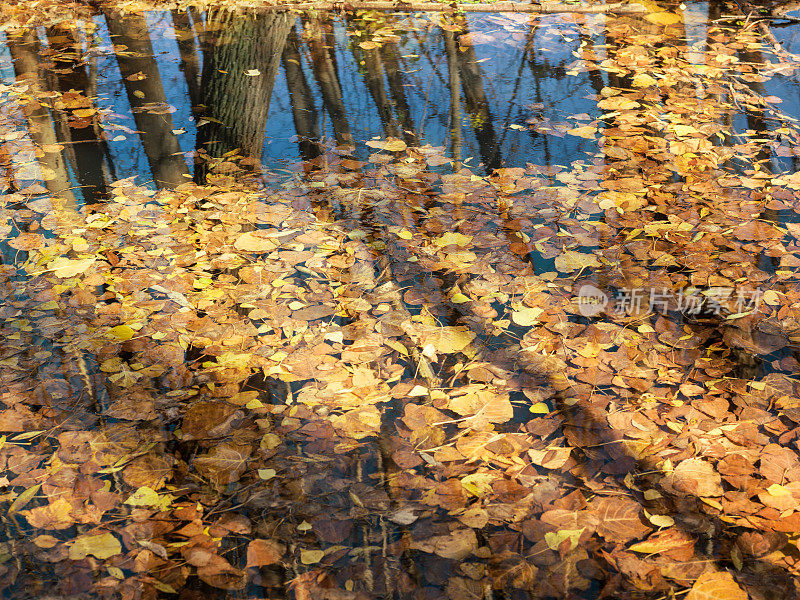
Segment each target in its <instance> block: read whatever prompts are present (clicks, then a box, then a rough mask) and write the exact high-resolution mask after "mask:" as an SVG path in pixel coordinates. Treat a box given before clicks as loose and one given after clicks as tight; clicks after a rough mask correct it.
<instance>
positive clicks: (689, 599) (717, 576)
mask: <svg viewBox="0 0 800 600" xmlns="http://www.w3.org/2000/svg"><path fill="white" fill-rule="evenodd" d="M748 597H749V596H748V595H747V593H746V592H745V591H744V590H742V588H740V587H739V585H738V584H737V583H736V580H735V579H734V578H733V575H731V574H730V573H725V572H717V573H703V574H702V575H700V577H698V578H697V581H695V582H694V585H693V586H692V589H691V590H689V593H688V594H687V595H686V600H747V598H748Z"/></svg>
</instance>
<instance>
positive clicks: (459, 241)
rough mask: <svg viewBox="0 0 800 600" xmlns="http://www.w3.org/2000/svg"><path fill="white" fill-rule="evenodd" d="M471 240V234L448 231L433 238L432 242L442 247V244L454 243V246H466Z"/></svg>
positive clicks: (449, 244)
mask: <svg viewBox="0 0 800 600" xmlns="http://www.w3.org/2000/svg"><path fill="white" fill-rule="evenodd" d="M471 241H472V236H471V235H464V234H463V233H456V232H453V231H448V232H447V233H445V234H443V235H441V236H439V237H438V238H436V239H435V240H434V243H435V244H436V245H437V246H439V247H440V248H443V247H444V246H451V245H453V244H455V245H456V246H466V245H467V244H469V243H470V242H471Z"/></svg>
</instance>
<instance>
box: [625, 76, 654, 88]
mask: <svg viewBox="0 0 800 600" xmlns="http://www.w3.org/2000/svg"><path fill="white" fill-rule="evenodd" d="M631 83H632V84H633V87H637V88H646V87H650V86H651V85H656V84H657V83H658V81H657V80H656V79H655V78H653V77H650V75H648V74H647V73H637V74H636V75H634V76H633V80H632V81H631Z"/></svg>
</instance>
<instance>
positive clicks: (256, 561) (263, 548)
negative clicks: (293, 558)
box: [247, 539, 286, 567]
mask: <svg viewBox="0 0 800 600" xmlns="http://www.w3.org/2000/svg"><path fill="white" fill-rule="evenodd" d="M285 552H286V547H285V546H284V545H283V544H281V543H279V542H276V541H274V540H262V539H256V540H253V541H251V542H250V543H249V544H248V545H247V566H248V567H263V566H265V565H273V564H275V563H277V562H279V561H280V560H281V557H282V556H283V555H284V553H285Z"/></svg>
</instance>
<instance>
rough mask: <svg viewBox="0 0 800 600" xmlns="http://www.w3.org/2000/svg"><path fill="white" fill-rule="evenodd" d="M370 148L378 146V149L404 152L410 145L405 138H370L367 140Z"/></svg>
mask: <svg viewBox="0 0 800 600" xmlns="http://www.w3.org/2000/svg"><path fill="white" fill-rule="evenodd" d="M366 144H367V146H369V147H370V148H377V149H378V150H386V151H387V152H402V151H403V150H405V149H406V148H407V147H408V146H407V145H406V143H405V142H404V141H403V140H399V139H397V138H392V137H390V138H387V139H385V140H370V141H368V142H366Z"/></svg>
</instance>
